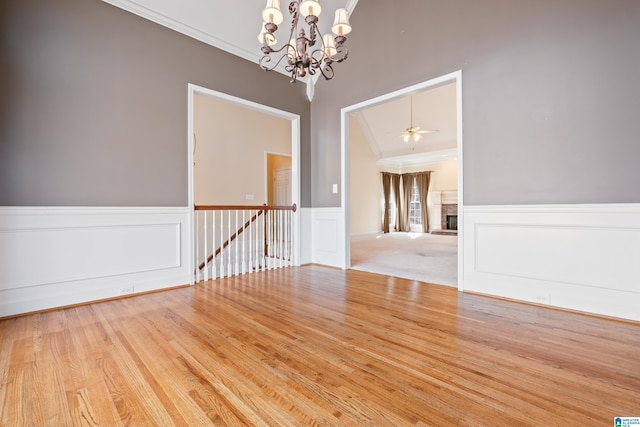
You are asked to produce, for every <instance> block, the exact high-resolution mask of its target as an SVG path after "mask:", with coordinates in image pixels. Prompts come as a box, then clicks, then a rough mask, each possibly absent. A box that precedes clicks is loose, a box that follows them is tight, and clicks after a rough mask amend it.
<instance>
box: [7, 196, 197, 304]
mask: <svg viewBox="0 0 640 427" xmlns="http://www.w3.org/2000/svg"><path fill="white" fill-rule="evenodd" d="M189 218H190V216H189V209H188V208H111V207H110V208H102V207H97V208H93V207H90V208H87V207H68V208H66V207H65V208H62V207H3V208H0V317H1V316H10V315H15V314H20V313H26V312H31V311H37V310H43V309H49V308H54V307H60V306H66V305H72V304H78V303H83V302H88V301H95V300H100V299H106V298H113V297H117V296H121V295H124V294H129V293H139V292H146V291H151V290H156V289H163V288H167V287H173V286H179V285H185V284H189V283H190V282H191V274H192V272H190V271H189V270H190V268H189V255H190V253H189V226H190V221H189Z"/></svg>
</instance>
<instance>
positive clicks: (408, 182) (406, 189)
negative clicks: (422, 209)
mask: <svg viewBox="0 0 640 427" xmlns="http://www.w3.org/2000/svg"><path fill="white" fill-rule="evenodd" d="M413 178H414V174H412V173H404V174H402V197H403V200H402V202H403V203H402V223H401V224H402V229H401V230H400V231H411V223H410V222H409V213H410V207H411V192H412V190H413Z"/></svg>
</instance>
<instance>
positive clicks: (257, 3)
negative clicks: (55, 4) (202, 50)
mask: <svg viewBox="0 0 640 427" xmlns="http://www.w3.org/2000/svg"><path fill="white" fill-rule="evenodd" d="M103 1H105V2H107V3H110V4H112V5H114V6H117V7H120V8H122V9H124V10H127V11H129V12H131V13H134V14H136V15H139V16H141V17H143V18H145V19H149V20H151V21H153V22H156V23H158V24H160V25H163V26H165V27H168V28H171V29H172V30H175V31H178V32H180V33H183V34H185V35H187V36H190V37H193V38H194V39H197V40H200V41H202V42H204V43H207V44H210V45H212V46H215V47H217V48H219V49H222V50H225V51H227V52H229V53H232V54H234V55H236V56H239V57H242V58H244V59H247V60H249V61H251V62H254V63H256V64H257V63H258V62H259V60H260V58H261V57H262V52H261V51H260V43H259V42H258V38H257V36H258V33H259V32H260V29H261V27H262V17H261V12H262V9H263V8H264V5H265V3H266V1H265V0H241V1H228V0H180V1H175V0H103ZM357 3H358V0H321V5H322V15H321V17H320V21H319V26H320V29H321V32H322V33H326V32H330V30H329V27H330V25H331V24H332V23H333V13H334V11H335V10H336V9H338V8H341V7H344V8H346V9H347V10H348V11H349V12H350V13H351V14H354V13H357V10H356V5H357ZM287 8H288V1H287V0H281V9H282V12H283V15H284V17H285V18H284V21H283V22H282V24H281V25H280V26H279V29H278V31H277V33H276V35H277V37H278V46H280V45H281V44H282V42H283V41H285V40H287V38H288V36H289V33H290V28H291V22H290V16H289V14H288V11H287ZM353 31H358V28H357V27H356V28H354V30H353ZM347 44H348V42H347ZM256 66H257V65H256ZM336 78H339V76H337V77H336ZM296 84H304V83H296ZM311 85H313V82H311ZM455 100H456V95H455V85H446V86H443V87H439V88H435V89H430V90H428V91H425V92H422V93H419V94H414V95H413V124H414V126H420V127H421V128H422V129H423V130H424V129H436V130H437V132H436V133H432V134H426V135H423V138H422V139H421V140H420V141H418V142H413V141H411V142H408V143H405V142H404V141H403V139H402V138H401V137H400V134H401V132H403V131H404V130H405V129H406V128H407V127H409V125H410V123H409V122H410V114H409V98H408V97H406V98H402V99H397V100H394V101H390V102H388V103H385V104H383V105H378V106H375V107H371V108H369V109H366V110H362V111H359V112H358V113H356V116H357V118H358V120H359V122H360V125H361V126H362V128H363V131H364V133H365V136H366V137H367V140H368V142H369V145H370V146H371V149H372V151H373V152H374V154H375V155H376V157H377V158H378V159H379V160H380V162H381V163H385V162H386V163H387V164H395V165H402V164H411V163H416V162H422V163H433V162H436V161H443V160H448V159H451V158H453V157H455V148H456V119H455V118H456V115H455V111H456V110H455Z"/></svg>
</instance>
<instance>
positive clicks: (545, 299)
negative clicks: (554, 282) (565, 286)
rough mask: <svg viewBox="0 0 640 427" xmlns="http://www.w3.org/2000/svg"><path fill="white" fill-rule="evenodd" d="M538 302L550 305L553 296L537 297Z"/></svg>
mask: <svg viewBox="0 0 640 427" xmlns="http://www.w3.org/2000/svg"><path fill="white" fill-rule="evenodd" d="M536 302H537V303H538V304H549V303H550V302H551V294H544V295H538V296H536Z"/></svg>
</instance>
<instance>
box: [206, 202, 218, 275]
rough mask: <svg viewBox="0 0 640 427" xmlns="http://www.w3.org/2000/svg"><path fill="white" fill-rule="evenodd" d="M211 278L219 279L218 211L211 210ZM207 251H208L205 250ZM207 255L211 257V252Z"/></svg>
mask: <svg viewBox="0 0 640 427" xmlns="http://www.w3.org/2000/svg"><path fill="white" fill-rule="evenodd" d="M211 247H212V248H213V249H212V250H211V278H212V279H214V280H215V279H217V278H218V272H217V271H216V211H211ZM205 253H206V252H205ZM205 257H207V258H209V254H206V255H205Z"/></svg>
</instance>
